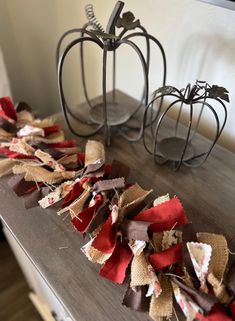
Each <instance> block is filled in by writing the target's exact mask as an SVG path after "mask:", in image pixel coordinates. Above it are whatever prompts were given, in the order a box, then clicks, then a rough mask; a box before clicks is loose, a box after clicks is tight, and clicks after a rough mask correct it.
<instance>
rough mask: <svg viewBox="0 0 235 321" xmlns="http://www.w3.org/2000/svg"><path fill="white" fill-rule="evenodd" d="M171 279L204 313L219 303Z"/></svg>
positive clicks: (205, 294) (173, 278)
mask: <svg viewBox="0 0 235 321" xmlns="http://www.w3.org/2000/svg"><path fill="white" fill-rule="evenodd" d="M171 279H172V281H173V282H174V283H175V284H177V285H178V286H179V287H180V288H181V289H183V290H184V291H185V292H186V293H188V294H189V295H190V296H191V297H192V299H194V300H195V302H196V303H197V304H198V305H199V306H200V307H201V308H202V310H203V311H204V312H205V313H208V312H210V310H211V309H212V308H213V306H214V305H215V304H216V303H218V302H219V300H218V299H217V298H216V297H215V296H213V295H210V294H207V293H204V292H200V291H197V290H195V289H192V288H190V287H188V286H187V285H186V284H184V283H183V282H181V281H180V280H179V279H177V278H176V277H172V278H171Z"/></svg>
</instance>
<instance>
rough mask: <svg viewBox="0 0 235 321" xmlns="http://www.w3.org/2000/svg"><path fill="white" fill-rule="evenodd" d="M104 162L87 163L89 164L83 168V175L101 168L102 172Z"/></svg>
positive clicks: (88, 174)
mask: <svg viewBox="0 0 235 321" xmlns="http://www.w3.org/2000/svg"><path fill="white" fill-rule="evenodd" d="M103 167H104V163H103V162H102V163H95V164H89V165H87V166H86V167H85V169H84V172H83V176H90V174H94V173H95V172H97V171H99V172H100V171H101V169H102V173H104V170H103V169H104V168H103ZM92 176H94V175H92ZM100 176H102V175H100Z"/></svg>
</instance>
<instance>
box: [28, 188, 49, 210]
mask: <svg viewBox="0 0 235 321" xmlns="http://www.w3.org/2000/svg"><path fill="white" fill-rule="evenodd" d="M49 193H50V188H49V187H46V186H45V187H42V188H40V190H35V191H33V192H32V193H30V194H27V195H25V196H24V205H25V208H27V209H29V208H32V207H36V206H38V201H39V200H40V199H42V198H43V197H45V196H46V195H48V194H49Z"/></svg>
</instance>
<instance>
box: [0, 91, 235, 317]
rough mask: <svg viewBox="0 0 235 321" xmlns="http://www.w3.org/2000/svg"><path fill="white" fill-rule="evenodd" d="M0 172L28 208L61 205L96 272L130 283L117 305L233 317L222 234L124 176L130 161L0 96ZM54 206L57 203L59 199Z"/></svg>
mask: <svg viewBox="0 0 235 321" xmlns="http://www.w3.org/2000/svg"><path fill="white" fill-rule="evenodd" d="M0 107H1V110H0V156H1V160H0V176H1V177H2V176H4V175H7V174H11V173H13V175H11V176H10V178H9V181H8V185H9V186H10V187H11V188H12V189H13V191H14V192H15V193H16V194H17V195H18V196H19V197H22V198H23V200H24V203H25V207H26V208H32V207H35V206H41V207H42V208H44V209H46V208H48V207H50V206H53V205H54V204H57V205H59V210H58V212H57V213H58V215H65V214H66V215H67V216H68V217H70V220H71V224H72V225H73V226H74V228H75V229H76V230H77V231H79V232H80V233H82V234H83V235H84V236H89V237H90V238H89V241H88V242H87V243H86V244H85V245H84V246H83V247H82V248H81V250H82V251H83V253H84V254H85V256H86V257H87V258H88V260H90V261H91V262H93V263H97V264H100V265H101V268H100V272H99V274H100V276H102V277H104V278H106V279H108V280H110V281H112V282H114V283H118V284H123V283H125V284H126V283H127V282H128V284H129V285H128V287H127V291H126V294H125V296H124V298H123V304H124V305H125V306H127V307H129V308H131V309H133V310H136V311H146V312H148V313H149V315H150V317H151V318H152V319H153V320H155V321H162V320H164V319H169V318H171V316H172V315H173V314H175V315H176V316H177V317H178V318H182V315H183V316H185V318H186V320H187V321H193V320H201V321H231V320H235V300H234V295H235V263H233V264H232V265H231V266H230V268H228V259H229V251H228V245H227V241H226V239H225V237H224V236H223V235H217V234H211V233H201V232H200V233H196V232H195V231H194V230H193V227H192V226H191V224H189V223H188V219H187V216H186V214H185V211H184V208H183V206H182V204H181V202H180V200H179V199H178V198H177V197H173V198H170V197H169V195H168V194H167V195H163V196H158V197H152V201H151V202H150V201H149V200H148V199H149V198H150V195H151V194H152V190H144V189H143V188H141V187H140V186H139V185H138V184H137V183H135V184H133V183H130V182H128V174H129V168H128V167H127V166H126V165H125V164H123V163H120V162H119V161H117V160H114V161H113V162H112V164H106V163H105V151H104V147H103V145H102V144H101V143H100V142H97V141H88V142H87V144H86V148H85V153H82V152H81V151H80V149H79V148H78V147H77V144H76V141H74V140H65V138H64V133H63V130H62V129H61V128H60V125H58V124H54V122H53V120H52V118H45V119H39V118H36V117H35V116H34V114H33V113H32V111H31V108H30V107H29V106H28V105H27V104H26V103H24V102H21V103H19V104H17V105H14V104H13V103H12V101H11V99H10V98H9V97H4V98H1V99H0ZM57 207H58V206H57Z"/></svg>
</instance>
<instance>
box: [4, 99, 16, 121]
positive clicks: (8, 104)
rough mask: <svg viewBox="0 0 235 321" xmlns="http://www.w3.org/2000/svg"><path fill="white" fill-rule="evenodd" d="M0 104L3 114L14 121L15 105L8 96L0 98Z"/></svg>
mask: <svg viewBox="0 0 235 321" xmlns="http://www.w3.org/2000/svg"><path fill="white" fill-rule="evenodd" d="M0 106H1V108H2V110H3V112H4V114H5V115H6V116H7V117H8V118H10V119H12V120H14V121H15V122H16V121H17V115H16V111H15V107H14V105H13V103H12V100H11V98H10V97H3V98H0Z"/></svg>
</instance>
